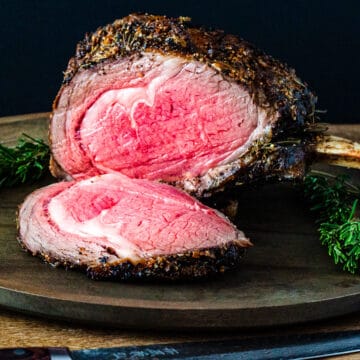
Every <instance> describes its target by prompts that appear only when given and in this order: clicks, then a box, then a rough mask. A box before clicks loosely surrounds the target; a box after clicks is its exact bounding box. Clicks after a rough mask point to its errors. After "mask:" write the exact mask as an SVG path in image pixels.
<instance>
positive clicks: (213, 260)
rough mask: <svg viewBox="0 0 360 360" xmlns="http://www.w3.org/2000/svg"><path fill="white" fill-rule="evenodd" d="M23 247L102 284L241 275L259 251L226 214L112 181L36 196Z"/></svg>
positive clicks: (154, 186) (160, 189) (143, 185)
mask: <svg viewBox="0 0 360 360" xmlns="http://www.w3.org/2000/svg"><path fill="white" fill-rule="evenodd" d="M19 240H20V243H21V244H22V245H23V247H24V248H26V249H27V250H28V251H30V252H31V253H32V254H33V255H39V256H41V257H42V258H43V259H45V260H46V261H47V262H50V263H52V264H55V265H64V266H66V267H75V268H80V269H85V270H86V271H87V273H88V275H89V276H90V277H92V278H95V279H115V280H128V279H168V280H174V279H184V278H197V277H203V276H207V275H210V274H214V273H222V272H224V271H225V270H228V269H233V268H236V267H237V266H238V265H239V263H240V259H241V258H242V255H243V253H244V249H245V248H246V247H248V246H250V245H251V243H250V242H249V240H248V239H247V238H246V237H245V236H244V234H243V233H242V232H241V231H239V230H238V229H237V228H236V227H235V226H234V225H233V224H232V223H231V222H230V221H229V220H228V219H227V218H226V217H225V216H224V215H222V214H221V213H219V212H218V211H216V210H213V209H211V208H209V207H206V206H205V205H203V204H201V203H200V202H198V201H197V200H195V199H194V198H192V197H191V196H189V195H188V194H186V193H185V192H183V191H181V190H178V189H176V188H175V187H172V186H169V185H166V184H159V183H157V182H152V181H149V180H143V179H139V180H138V179H135V180H134V179H129V178H127V177H126V176H123V175H118V174H105V175H101V176H95V177H92V178H88V179H85V180H81V181H77V182H75V181H71V182H60V183H55V184H52V185H49V186H47V187H45V188H42V189H39V190H37V191H35V192H33V193H32V194H30V195H29V196H28V197H27V198H26V200H25V201H24V203H23V204H22V206H21V207H20V210H19Z"/></svg>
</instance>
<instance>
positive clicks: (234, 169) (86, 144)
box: [50, 14, 316, 196]
mask: <svg viewBox="0 0 360 360" xmlns="http://www.w3.org/2000/svg"><path fill="white" fill-rule="evenodd" d="M315 101H316V98H315V96H314V95H313V94H312V93H311V91H309V89H308V87H307V86H306V84H305V83H303V82H302V81H301V80H300V79H299V78H298V77H297V76H296V74H295V72H294V71H293V70H292V69H290V68H288V67H287V66H286V65H284V64H283V63H281V62H279V61H277V60H275V59H273V58H272V57H270V56H268V55H266V54H265V53H263V52H262V51H260V50H258V49H256V48H255V47H254V46H252V45H250V44H249V43H248V42H246V41H243V40H242V39H239V38H238V37H236V36H233V35H226V34H224V33H223V32H222V31H218V30H215V31H210V30H205V29H202V28H197V27H193V26H192V25H191V23H190V22H189V19H188V18H184V17H181V18H177V19H173V18H168V17H165V16H154V15H146V14H145V15H137V14H133V15H130V16H128V17H125V18H123V19H121V20H116V21H115V22H114V23H113V24H111V25H107V26H105V27H101V28H99V29H97V30H96V31H95V32H94V33H91V34H88V35H86V37H85V39H84V40H83V41H81V42H80V43H79V44H78V46H77V50H76V54H75V56H74V57H73V58H72V59H71V60H70V62H69V64H68V68H67V70H66V71H65V77H64V82H63V85H62V87H61V89H60V91H59V93H58V95H57V98H56V100H55V102H54V107H53V114H52V119H51V127H50V141H51V147H52V154H53V157H52V165H51V168H52V172H53V174H54V175H55V176H57V177H62V178H65V179H76V180H81V179H84V178H87V177H90V176H95V175H99V174H103V173H121V174H124V175H126V176H128V177H131V178H139V179H149V180H152V181H162V182H167V183H169V184H172V185H175V186H177V187H179V188H181V189H183V190H185V191H187V192H188V193H190V194H192V195H196V196H206V195H209V194H211V193H212V192H214V191H216V190H219V189H221V188H223V187H224V185H225V184H227V183H230V182H234V181H250V180H251V179H254V178H267V177H273V176H275V177H278V178H280V179H281V178H284V177H285V178H286V177H289V178H297V177H302V176H303V175H304V171H305V168H306V164H307V162H308V158H307V154H309V153H311V152H309V147H312V146H313V145H314V133H313V132H312V131H311V129H312V126H313V122H314V105H315Z"/></svg>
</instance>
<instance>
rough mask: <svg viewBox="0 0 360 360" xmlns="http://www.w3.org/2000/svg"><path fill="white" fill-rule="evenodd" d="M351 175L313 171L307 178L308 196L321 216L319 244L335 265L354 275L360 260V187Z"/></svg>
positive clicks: (313, 209) (306, 192)
mask: <svg viewBox="0 0 360 360" xmlns="http://www.w3.org/2000/svg"><path fill="white" fill-rule="evenodd" d="M347 180H348V176H346V175H339V176H333V175H330V174H327V173H321V172H312V173H310V174H309V175H308V176H307V177H306V178H305V196H306V197H307V199H308V200H309V201H310V203H311V206H312V207H311V210H312V211H315V212H316V213H317V215H318V220H317V224H318V226H319V228H318V231H319V234H320V241H321V243H322V244H323V245H325V246H327V248H328V253H329V255H330V256H331V257H332V258H333V259H334V262H335V264H341V265H342V268H343V270H346V271H349V272H350V273H355V272H356V270H357V269H358V268H359V259H360V218H359V217H358V216H357V213H356V211H357V206H358V202H359V198H360V188H359V187H357V186H355V185H352V184H350V183H349V182H348V181H347Z"/></svg>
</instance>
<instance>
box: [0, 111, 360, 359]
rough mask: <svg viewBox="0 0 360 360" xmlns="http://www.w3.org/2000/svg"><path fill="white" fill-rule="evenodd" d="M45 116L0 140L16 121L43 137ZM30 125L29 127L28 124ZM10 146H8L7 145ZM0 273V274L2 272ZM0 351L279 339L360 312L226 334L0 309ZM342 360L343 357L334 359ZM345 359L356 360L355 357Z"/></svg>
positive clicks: (331, 326)
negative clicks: (112, 325)
mask: <svg viewBox="0 0 360 360" xmlns="http://www.w3.org/2000/svg"><path fill="white" fill-rule="evenodd" d="M47 116H48V114H33V115H26V116H22V117H7V118H2V119H0V124H1V125H2V133H1V134H0V141H1V138H6V139H13V141H15V140H16V137H17V136H18V133H21V132H27V128H26V126H25V127H23V128H21V129H18V132H17V133H14V129H13V125H14V123H17V122H18V121H19V119H24V120H25V119H29V129H30V128H32V127H33V126H34V122H35V124H36V125H35V126H38V130H37V131H38V133H39V136H41V137H46V129H45V130H44V126H43V123H44V119H46V118H47ZM30 121H31V123H32V124H30ZM331 133H332V134H336V135H342V136H345V137H349V138H353V139H357V140H360V126H357V125H338V126H331ZM9 143H11V142H9ZM2 271H3V270H2ZM0 325H1V326H0V347H15V346H23V347H25V346H66V347H69V348H70V349H81V348H96V347H111V346H127V345H146V344H154V343H170V342H181V341H203V340H218V339H225V338H226V339H228V338H246V337H257V336H264V335H282V334H284V335H285V334H289V333H295V334H296V333H314V332H333V331H346V330H360V312H355V313H352V314H350V315H346V316H342V317H337V318H332V319H329V320H323V321H317V322H311V323H305V324H301V325H288V326H273V327H271V328H265V329H252V330H231V332H229V331H226V330H224V331H216V332H206V331H199V330H196V332H194V331H175V332H174V331H165V332H164V331H154V330H152V331H144V330H141V329H136V330H121V329H117V330H114V329H107V328H106V326H102V327H99V326H91V325H86V326H85V325H81V324H72V323H71V322H64V321H59V320H56V321H55V320H49V319H46V318H39V317H34V316H31V315H28V314H27V315H25V314H19V313H15V312H12V311H9V310H6V309H0ZM337 358H338V359H341V358H343V357H337ZM346 358H351V359H355V358H359V357H357V355H352V356H347V357H346Z"/></svg>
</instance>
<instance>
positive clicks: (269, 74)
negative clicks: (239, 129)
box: [64, 14, 316, 136]
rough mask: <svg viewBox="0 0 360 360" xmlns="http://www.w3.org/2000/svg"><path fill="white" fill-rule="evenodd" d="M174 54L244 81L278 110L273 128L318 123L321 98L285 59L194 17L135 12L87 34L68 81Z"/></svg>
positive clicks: (253, 93) (259, 98)
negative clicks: (146, 55)
mask: <svg viewBox="0 0 360 360" xmlns="http://www.w3.org/2000/svg"><path fill="white" fill-rule="evenodd" d="M147 51H149V52H158V53H161V54H165V55H167V54H174V55H176V56H183V57H186V58H189V60H197V61H200V62H203V63H207V64H208V65H209V66H210V67H212V68H213V69H215V70H217V71H218V72H220V73H222V74H223V76H225V77H226V78H228V79H232V80H235V81H236V82H238V83H239V84H241V85H243V86H244V87H245V88H246V89H247V90H248V91H249V93H250V94H251V96H252V98H253V100H254V102H255V104H256V105H258V106H260V107H261V108H263V109H265V110H266V111H268V112H269V114H274V113H276V112H278V113H279V114H280V120H281V121H280V123H279V122H277V125H276V129H274V132H275V133H276V134H278V135H279V136H281V134H282V129H285V128H286V133H287V134H288V133H289V130H294V131H295V132H297V131H298V130H299V126H300V127H304V126H306V125H307V124H310V123H312V122H313V121H314V111H315V110H314V106H315V102H316V97H315V96H314V95H313V94H312V93H311V91H310V90H309V89H308V87H307V85H306V84H305V83H303V82H302V81H301V80H300V79H299V78H298V77H297V76H296V74H295V71H294V70H293V69H290V68H289V67H287V65H285V64H284V63H281V62H279V61H277V60H275V59H273V58H272V57H271V56H269V55H267V54H265V53H264V52H263V51H261V50H259V49H257V48H256V47H254V46H253V45H251V44H249V43H248V42H246V41H244V40H242V39H240V38H238V37H237V36H234V35H229V34H225V33H224V32H223V31H221V30H206V29H203V28H197V27H192V26H191V23H190V18H188V17H179V18H168V17H166V16H157V15H148V14H132V15H129V16H127V17H125V18H123V19H120V20H116V21H114V23H112V24H109V25H106V26H104V27H100V28H98V29H97V30H96V31H95V32H93V33H89V34H86V35H85V38H84V39H83V40H82V41H81V42H80V43H79V44H78V45H77V48H76V54H75V56H74V57H73V58H72V59H71V60H70V62H69V64H68V68H67V70H66V71H65V73H64V84H68V83H69V82H70V81H71V79H72V78H73V77H74V75H75V74H76V73H77V72H78V71H81V70H82V69H89V68H92V67H95V66H96V65H97V64H100V63H103V62H105V61H107V60H114V59H118V58H124V57H128V56H130V55H132V54H141V53H142V52H147Z"/></svg>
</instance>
